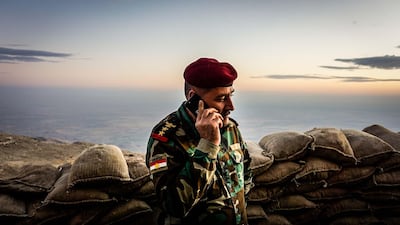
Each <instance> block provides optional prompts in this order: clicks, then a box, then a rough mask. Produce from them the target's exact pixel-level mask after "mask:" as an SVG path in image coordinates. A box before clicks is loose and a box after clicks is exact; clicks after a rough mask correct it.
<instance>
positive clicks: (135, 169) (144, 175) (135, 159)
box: [124, 152, 150, 187]
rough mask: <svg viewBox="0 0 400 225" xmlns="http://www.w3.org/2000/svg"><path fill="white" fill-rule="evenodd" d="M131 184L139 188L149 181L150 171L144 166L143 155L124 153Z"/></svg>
mask: <svg viewBox="0 0 400 225" xmlns="http://www.w3.org/2000/svg"><path fill="white" fill-rule="evenodd" d="M124 157H125V160H126V162H127V165H128V169H129V175H130V177H131V179H132V182H133V183H135V184H136V185H137V187H141V186H142V185H143V184H144V183H146V182H147V181H149V180H150V170H149V168H147V166H146V162H145V159H144V155H143V154H140V153H135V152H129V153H124Z"/></svg>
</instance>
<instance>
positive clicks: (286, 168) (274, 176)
mask: <svg viewBox="0 0 400 225" xmlns="http://www.w3.org/2000/svg"><path fill="white" fill-rule="evenodd" d="M303 167H304V165H302V164H299V163H296V162H292V161H281V162H277V163H274V164H272V166H271V167H270V168H269V169H268V170H267V171H266V172H264V173H262V174H260V175H258V176H256V177H254V184H255V185H271V184H277V183H283V182H284V181H286V180H289V179H291V178H293V177H294V176H295V175H296V174H297V173H298V172H300V171H301V170H302V169H303Z"/></svg>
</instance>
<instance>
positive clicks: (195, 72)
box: [183, 58, 237, 88]
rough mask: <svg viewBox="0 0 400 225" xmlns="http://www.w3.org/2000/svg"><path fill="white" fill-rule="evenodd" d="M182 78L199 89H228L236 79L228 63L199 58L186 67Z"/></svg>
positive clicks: (234, 71) (235, 74)
mask: <svg viewBox="0 0 400 225" xmlns="http://www.w3.org/2000/svg"><path fill="white" fill-rule="evenodd" d="M183 77H184V78H185V81H186V82H188V83H189V84H191V85H193V86H195V87H199V88H214V87H228V86H231V85H232V84H233V81H234V80H235V79H236V78H237V72H236V70H235V69H234V68H233V66H232V65H231V64H229V63H226V62H218V61H217V60H216V59H211V58H200V59H198V60H196V61H194V62H193V63H191V64H190V65H188V66H187V67H186V69H185V72H184V73H183Z"/></svg>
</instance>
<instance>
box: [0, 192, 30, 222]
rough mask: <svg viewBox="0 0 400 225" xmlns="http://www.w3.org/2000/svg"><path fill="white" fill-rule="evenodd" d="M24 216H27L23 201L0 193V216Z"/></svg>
mask: <svg viewBox="0 0 400 225" xmlns="http://www.w3.org/2000/svg"><path fill="white" fill-rule="evenodd" d="M25 216H28V214H27V211H26V203H25V201H23V200H21V199H17V198H15V197H14V196H11V195H8V194H1V193H0V217H25Z"/></svg>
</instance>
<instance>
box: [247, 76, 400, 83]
mask: <svg viewBox="0 0 400 225" xmlns="http://www.w3.org/2000/svg"><path fill="white" fill-rule="evenodd" d="M251 78H267V79H278V80H292V79H310V80H340V81H342V82H361V83H364V82H400V79H377V78H372V77H362V76H350V77H346V76H321V75H263V76H252V77H251Z"/></svg>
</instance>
